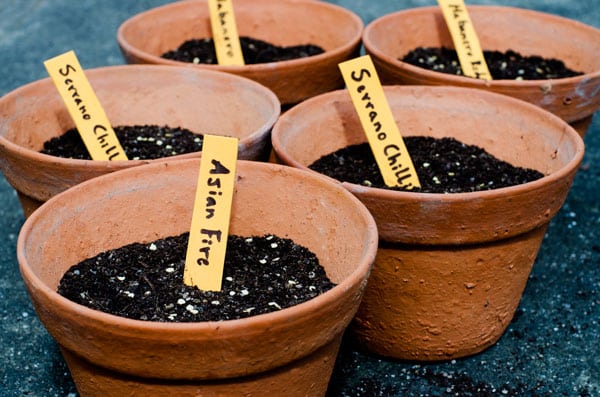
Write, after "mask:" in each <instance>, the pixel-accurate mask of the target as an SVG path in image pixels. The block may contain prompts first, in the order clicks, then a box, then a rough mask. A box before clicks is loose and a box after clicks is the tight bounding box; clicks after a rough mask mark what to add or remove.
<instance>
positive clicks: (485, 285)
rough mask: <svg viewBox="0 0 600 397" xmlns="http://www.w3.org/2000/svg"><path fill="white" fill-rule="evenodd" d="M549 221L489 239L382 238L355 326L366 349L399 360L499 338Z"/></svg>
mask: <svg viewBox="0 0 600 397" xmlns="http://www.w3.org/2000/svg"><path fill="white" fill-rule="evenodd" d="M545 231H546V226H542V227H540V228H537V229H534V230H533V231H531V232H528V233H526V234H523V235H519V236H517V237H514V238H511V239H507V240H503V241H498V242H492V243H487V244H478V245H471V246H469V245H467V246H446V247H420V246H410V245H402V244H390V243H382V244H380V248H379V250H378V252H377V257H376V259H375V265H374V267H373V271H372V272H371V276H370V279H369V286H370V285H374V286H377V288H370V287H369V286H368V287H367V289H366V291H365V295H364V297H363V300H362V303H361V306H360V308H359V310H358V313H357V315H356V317H355V321H354V323H353V324H352V330H353V334H354V337H355V338H356V339H357V340H358V342H359V344H360V345H361V346H362V347H363V348H364V349H366V350H369V351H371V352H373V353H376V354H379V355H382V356H387V357H393V358H396V359H402V360H411V361H412V360H417V361H440V360H450V359H455V358H460V357H465V356H469V355H472V354H476V353H479V352H481V351H483V350H485V349H486V348H488V347H490V346H492V345H493V344H494V343H496V342H497V341H498V339H500V337H501V336H502V334H503V333H504V331H505V330H506V328H507V327H508V325H509V323H510V321H511V320H512V318H513V315H514V313H515V310H516V309H517V306H518V304H519V301H520V299H521V295H522V293H523V290H524V289H525V285H526V283H527V279H528V276H529V273H530V271H531V268H532V266H533V263H534V260H535V257H536V255H537V252H538V250H539V247H540V246H541V243H542V239H543V237H544V234H545Z"/></svg>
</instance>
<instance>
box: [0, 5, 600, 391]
mask: <svg viewBox="0 0 600 397" xmlns="http://www.w3.org/2000/svg"><path fill="white" fill-rule="evenodd" d="M274 1H275V0H274ZM167 2H168V1H164V0H163V1H161V0H138V1H123V0H86V1H82V2H76V1H72V0H52V1H50V0H2V1H1V2H0V59H1V61H2V62H1V64H2V72H1V73H0V95H4V94H6V93H7V92H9V91H11V90H12V89H14V88H16V87H19V86H21V85H23V84H26V83H28V82H31V81H33V80H37V79H39V78H43V77H46V71H45V69H44V67H43V64H42V62H43V60H45V59H48V58H51V57H53V56H55V55H57V54H60V53H62V52H64V51H67V50H70V49H74V50H75V51H76V52H77V54H78V57H79V59H80V60H81V62H82V64H83V65H84V67H86V68H92V67H98V66H104V65H114V64H122V63H123V62H124V61H123V59H122V57H121V54H120V52H119V49H118V46H117V43H116V39H115V33H116V30H117V27H118V26H119V24H120V23H121V22H122V21H124V20H125V19H126V18H128V17H129V16H131V15H134V14H136V13H138V12H141V11H143V10H145V9H148V8H151V7H154V6H157V5H160V4H164V3H167ZM334 2H335V3H338V4H340V5H342V6H345V7H347V8H349V9H351V10H353V11H354V12H356V13H357V14H359V15H361V16H362V18H363V20H364V21H365V23H368V22H370V21H371V20H373V19H374V18H376V17H378V16H380V15H383V14H386V13H390V12H393V11H396V10H399V9H405V8H410V7H415V6H424V5H435V1H433V0H432V1H402V0H398V1H390V0H385V1H376V2H375V1H366V0H338V1H334ZM468 3H469V4H500V3H502V4H503V5H511V6H517V7H523V8H530V9H535V10H538V11H543V12H549V13H553V14H558V15H562V16H565V17H568V18H572V19H576V20H579V21H581V22H584V23H586V24H589V25H592V26H595V27H599V26H600V8H599V4H598V2H597V0H579V1H576V2H574V1H571V0H522V1H517V0H504V1H503V2H498V1H496V2H491V1H474V0H473V1H469V2H468ZM599 139H600V120H599V117H598V116H597V115H596V117H595V119H594V122H593V123H592V126H591V128H590V130H589V131H588V134H587V136H586V138H585V143H586V155H585V158H584V161H583V165H582V168H581V170H580V171H579V173H578V175H577V177H576V179H575V183H574V185H573V188H572V190H571V192H570V194H569V197H568V198H567V201H566V204H565V206H564V207H563V209H562V210H561V211H560V212H559V214H558V215H557V217H556V218H555V219H554V220H553V221H552V223H551V225H550V227H549V229H548V233H547V236H546V239H545V241H544V243H543V245H542V248H541V251H540V254H539V256H538V258H537V260H536V263H535V266H534V269H533V272H532V274H531V276H530V279H529V282H528V285H527V288H526V290H525V293H524V295H523V298H522V300H521V303H520V305H519V309H518V311H517V315H516V316H515V319H514V320H513V322H512V323H511V324H510V326H509V329H508V330H507V332H506V333H505V335H504V336H503V337H502V339H501V340H500V341H499V342H498V343H497V344H496V345H495V346H493V347H492V348H490V349H488V350H487V351H485V352H483V353H481V354H479V355H476V356H473V357H470V358H467V359H463V360H456V361H451V362H446V363H439V364H416V363H406V362H398V361H394V360H387V359H381V358H378V357H374V356H370V355H367V354H364V353H360V352H357V351H355V350H353V349H352V347H351V346H350V345H349V344H348V343H347V342H346V343H345V344H344V346H343V349H342V352H341V354H340V358H339V360H338V364H337V366H336V370H335V373H334V379H333V381H332V386H331V390H330V392H329V395H330V396H359V395H379V396H394V395H411V396H412V395H415V396H418V395H422V396H454V395H458V396H469V395H498V396H505V395H534V396H535V395H537V396H545V395H548V396H557V395H558V396H561V395H564V396H600V325H599V321H600V266H599V264H600V260H599V258H600V242H599V241H598V239H599V237H600V233H599V230H600V229H599V226H600V209H599V201H600V200H599V199H600V194H599V192H600V186H599V183H600V175H599V174H600V171H599V169H600V168H599V167H600V166H599V164H600V158H599V156H600V152H599V150H598V145H599V144H600V142H599ZM22 223H23V215H22V212H21V209H20V206H19V203H18V200H17V197H16V194H15V192H14V190H13V189H12V188H11V187H10V186H9V185H8V183H7V182H6V180H5V179H4V177H3V176H0V316H1V318H0V362H1V363H2V364H0V395H2V396H49V397H52V396H75V395H76V391H75V388H74V386H73V384H72V381H71V379H70V376H69V374H68V370H67V368H66V366H65V364H64V362H63V360H62V358H61V356H60V353H59V351H58V348H57V346H56V344H55V343H54V341H53V340H52V339H51V337H50V336H49V335H48V334H47V333H46V331H45V329H44V328H43V326H42V325H41V324H40V322H39V321H38V320H37V317H36V315H35V313H34V311H33V309H32V307H31V304H30V302H29V298H28V296H27V294H26V291H25V288H24V286H23V283H22V281H21V278H20V275H19V272H18V267H17V261H16V255H15V245H16V238H17V235H18V232H19V228H20V227H21V225H22ZM361 389H369V390H370V391H371V393H370V394H365V393H363V392H361V391H360V390H361Z"/></svg>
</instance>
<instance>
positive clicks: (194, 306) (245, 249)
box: [58, 233, 335, 322]
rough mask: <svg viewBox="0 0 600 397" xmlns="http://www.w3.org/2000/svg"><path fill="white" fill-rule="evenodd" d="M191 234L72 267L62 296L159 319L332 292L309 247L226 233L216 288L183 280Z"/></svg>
mask: <svg viewBox="0 0 600 397" xmlns="http://www.w3.org/2000/svg"><path fill="white" fill-rule="evenodd" d="M188 238H189V233H184V234H181V235H179V236H174V237H168V238H165V239H160V240H156V241H154V242H150V243H144V244H142V243H134V244H130V245H126V246H123V247H121V248H118V249H115V250H110V251H106V252H103V253H101V254H99V255H97V256H95V257H93V258H89V259H86V260H84V261H82V262H80V263H79V264H77V265H75V266H73V267H71V268H70V269H69V270H68V271H67V272H66V273H65V274H64V275H63V278H62V280H61V281H60V284H59V286H58V293H59V294H61V295H62V296H64V297H66V298H68V299H70V300H72V301H74V302H76V303H79V304H82V305H84V306H87V307H90V308H92V309H96V310H100V311H103V312H106V313H111V314H115V315H118V316H122V317H127V318H132V319H138V320H148V321H159V322H200V321H218V320H232V319H239V318H245V317H250V316H254V315H257V314H262V313H269V312H274V311H277V310H281V309H282V308H286V307H290V306H293V305H297V304H299V303H302V302H304V301H307V300H309V299H312V298H314V297H316V296H317V295H320V294H322V293H324V292H326V291H328V290H329V289H331V288H333V287H334V286H335V284H333V283H332V282H331V281H330V280H329V279H328V278H327V275H326V274H325V270H324V269H323V267H322V266H321V265H320V264H319V261H318V259H317V257H316V256H315V255H314V254H313V253H312V252H310V251H309V250H308V249H306V248H304V247H302V246H300V245H297V244H295V243H294V242H293V241H292V240H289V239H283V238H279V237H277V236H272V235H267V236H262V237H239V236H229V238H228V242H227V253H226V257H225V269H224V275H223V285H222V289H221V291H218V292H212V291H201V290H200V289H198V288H196V287H193V286H187V285H185V284H184V283H183V270H184V266H185V255H186V250H187V243H188Z"/></svg>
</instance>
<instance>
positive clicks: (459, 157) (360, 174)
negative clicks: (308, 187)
mask: <svg viewBox="0 0 600 397" xmlns="http://www.w3.org/2000/svg"><path fill="white" fill-rule="evenodd" d="M404 142H405V144H406V148H407V150H408V152H409V153H410V157H411V159H412V161H413V164H414V166H415V170H416V172H417V175H418V176H419V181H420V183H421V188H420V189H419V188H415V189H412V190H411V191H413V192H421V193H464V192H476V191H483V190H491V189H498V188H502V187H508V186H514V185H519V184H522V183H527V182H531V181H534V180H536V179H539V178H541V177H543V176H544V175H543V174H542V173H541V172H539V171H536V170H532V169H528V168H521V167H515V166H513V165H511V164H509V163H507V162H505V161H502V160H500V159H498V158H496V157H494V156H492V155H491V154H489V153H488V152H486V151H485V150H483V149H482V148H480V147H477V146H474V145H467V144H464V143H462V142H460V141H458V140H456V139H454V138H433V137H422V136H409V137H405V138H404ZM309 168H310V169H312V170H314V171H317V172H319V173H321V174H325V175H327V176H330V177H332V178H335V179H337V180H340V181H344V182H350V183H355V184H359V185H363V186H369V187H377V188H384V189H393V190H405V189H403V188H401V187H394V188H390V187H388V186H386V185H385V183H384V182H383V178H382V176H381V173H380V171H379V168H378V167H377V163H376V162H375V157H374V156H373V153H372V151H371V148H370V147H369V144H368V143H366V142H365V143H362V144H358V145H352V146H348V147H345V148H342V149H339V150H337V151H335V152H334V153H331V154H328V155H325V156H323V157H321V158H320V159H318V160H317V161H315V162H314V163H312V164H311V165H309Z"/></svg>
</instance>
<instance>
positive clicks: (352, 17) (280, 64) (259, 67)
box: [117, 0, 364, 74]
mask: <svg viewBox="0 0 600 397" xmlns="http://www.w3.org/2000/svg"><path fill="white" fill-rule="evenodd" d="M283 2H287V3H300V6H301V5H302V4H311V5H313V6H316V7H322V8H324V9H331V10H336V11H337V12H339V13H341V14H345V15H346V16H347V17H348V20H349V21H352V22H353V23H354V25H355V26H356V33H355V35H354V36H353V37H352V39H351V40H349V41H348V42H346V43H344V44H343V45H342V46H340V47H337V48H334V49H331V50H325V51H324V52H323V53H321V54H317V55H312V56H310V57H304V58H297V59H290V60H286V61H277V62H266V63H259V64H249V65H242V66H237V65H213V64H192V63H189V62H182V61H175V60H171V59H166V58H162V57H160V56H157V55H153V54H150V53H148V52H146V51H145V50H142V49H140V48H139V47H135V46H133V45H132V44H131V43H130V42H129V41H128V40H127V37H126V35H125V30H126V29H127V28H128V27H129V26H131V25H133V24H135V23H136V22H137V20H138V19H141V18H145V17H147V16H149V15H152V14H160V13H162V12H165V11H170V10H171V9H173V8H179V7H181V8H185V7H188V6H190V5H191V4H193V3H194V2H193V1H180V2H175V3H170V4H165V5H162V6H159V7H155V8H152V9H150V10H146V11H144V12H141V13H138V14H136V15H133V16H132V17H130V18H129V19H127V20H125V22H123V23H122V24H121V25H120V26H119V28H118V29H117V42H118V43H119V45H120V46H121V47H122V48H123V49H124V50H125V51H126V52H128V53H131V54H134V55H135V56H136V57H138V58H140V59H143V60H144V61H145V62H147V63H151V64H168V65H173V66H183V65H186V66H187V67H190V68H195V69H206V70H222V71H225V72H228V73H236V74H239V73H242V72H246V73H259V72H263V73H269V72H270V71H272V70H273V69H292V68H298V67H301V66H302V65H305V64H312V63H315V62H319V61H321V60H326V59H332V58H333V59H335V58H337V57H339V56H341V55H342V54H344V53H346V52H348V51H351V50H352V48H354V47H355V46H357V45H359V44H360V43H361V40H362V37H363V29H364V23H363V21H362V19H361V18H360V17H359V16H358V15H356V14H355V13H354V12H352V11H350V10H348V9H347V8H344V7H341V6H339V5H337V4H332V3H327V2H322V1H317V0H278V1H277V2H276V3H274V4H272V5H275V4H277V3H283ZM196 3H198V2H196Z"/></svg>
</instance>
